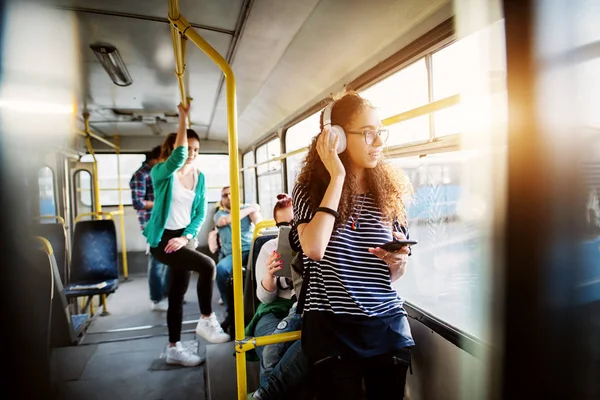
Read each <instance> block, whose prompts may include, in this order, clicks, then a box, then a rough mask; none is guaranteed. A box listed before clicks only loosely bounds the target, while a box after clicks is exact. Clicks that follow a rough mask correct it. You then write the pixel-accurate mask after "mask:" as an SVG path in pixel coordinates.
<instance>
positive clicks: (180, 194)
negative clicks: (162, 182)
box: [165, 173, 198, 230]
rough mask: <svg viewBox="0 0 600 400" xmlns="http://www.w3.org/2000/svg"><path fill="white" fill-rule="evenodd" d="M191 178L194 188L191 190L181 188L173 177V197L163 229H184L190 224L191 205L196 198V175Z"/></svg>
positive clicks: (177, 180)
mask: <svg viewBox="0 0 600 400" xmlns="http://www.w3.org/2000/svg"><path fill="white" fill-rule="evenodd" d="M193 176H194V186H193V187H192V189H191V190H190V189H187V188H186V187H185V186H183V183H181V182H180V181H179V178H177V176H176V175H174V176H173V197H172V199H171V207H170V208H169V216H168V217H167V223H166V225H165V229H170V230H177V229H184V228H186V227H187V226H188V225H189V224H190V222H192V205H193V204H194V199H195V198H196V185H198V174H197V173H194V174H193Z"/></svg>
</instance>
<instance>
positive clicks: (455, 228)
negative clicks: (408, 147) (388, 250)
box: [392, 152, 490, 337]
mask: <svg viewBox="0 0 600 400" xmlns="http://www.w3.org/2000/svg"><path fill="white" fill-rule="evenodd" d="M466 158H467V155H466V154H465V153H463V152H452V153H445V154H436V155H428V156H427V157H422V158H419V157H408V158H400V159H394V160H392V162H393V163H394V165H396V166H398V167H399V168H401V169H402V170H403V171H404V172H405V173H406V175H407V176H408V177H409V178H410V180H411V182H412V184H413V188H414V195H413V197H412V198H411V201H410V204H409V205H408V208H407V213H408V225H409V230H410V236H411V238H414V239H416V240H417V241H418V242H419V243H418V244H417V245H416V246H414V248H413V253H412V255H411V257H410V259H409V267H408V268H407V272H406V274H405V275H404V276H403V277H402V279H400V280H398V282H397V283H396V284H395V286H396V288H397V290H398V293H399V294H400V295H401V296H402V297H404V298H405V299H406V300H407V301H409V302H411V303H413V304H415V305H416V306H418V307H421V308H423V309H424V310H426V311H427V312H429V313H431V314H433V315H435V316H436V317H438V318H440V319H441V320H443V321H446V322H447V323H449V324H451V325H454V326H456V327H458V328H460V329H461V330H464V331H466V332H468V333H470V334H473V335H475V336H478V337H483V336H484V332H483V331H484V329H485V326H484V325H483V322H484V321H483V319H482V318H481V312H482V310H483V309H484V306H485V304H482V302H481V299H489V298H490V297H489V290H488V285H487V284H486V282H485V276H486V274H487V271H485V268H486V267H487V266H486V265H484V263H481V258H480V254H479V252H480V247H479V240H480V236H481V235H482V233H481V232H479V231H478V228H477V227H475V226H472V225H470V224H469V223H468V222H466V221H463V220H461V218H459V205H460V203H461V202H463V203H464V202H466V201H467V200H468V199H467V195H466V193H464V192H463V190H462V185H461V182H462V181H463V178H464V177H466V176H469V175H470V171H465V167H464V166H465V165H466V164H465V163H464V161H465V159H466ZM463 206H464V205H463ZM467 207H468V206H467Z"/></svg>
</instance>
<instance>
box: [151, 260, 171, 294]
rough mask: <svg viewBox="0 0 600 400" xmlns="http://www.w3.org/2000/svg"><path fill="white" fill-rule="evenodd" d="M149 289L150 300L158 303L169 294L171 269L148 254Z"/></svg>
mask: <svg viewBox="0 0 600 400" xmlns="http://www.w3.org/2000/svg"><path fill="white" fill-rule="evenodd" d="M148 287H149V289H150V300H152V301H153V302H155V303H158V302H159V301H161V300H162V299H164V298H165V297H166V296H167V295H168V293H169V267H168V266H166V265H165V264H163V263H161V262H160V261H158V260H157V259H156V258H154V257H153V256H152V254H148Z"/></svg>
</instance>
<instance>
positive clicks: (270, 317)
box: [245, 193, 308, 400]
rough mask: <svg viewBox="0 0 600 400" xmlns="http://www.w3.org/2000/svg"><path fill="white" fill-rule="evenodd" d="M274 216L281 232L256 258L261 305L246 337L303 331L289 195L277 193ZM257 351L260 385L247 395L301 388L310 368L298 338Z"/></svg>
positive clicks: (277, 394)
mask: <svg viewBox="0 0 600 400" xmlns="http://www.w3.org/2000/svg"><path fill="white" fill-rule="evenodd" d="M273 217H274V219H275V222H276V223H277V226H278V227H279V234H278V237H277V238H276V239H271V240H269V241H268V242H266V243H265V244H263V246H262V247H261V250H260V253H259V255H258V258H257V260H256V266H255V273H256V283H257V285H256V296H257V297H258V299H259V300H260V302H261V304H260V305H259V306H258V309H257V310H256V313H255V314H254V317H253V318H252V320H251V321H250V323H249V324H248V326H247V327H246V330H245V334H246V336H255V337H258V336H268V335H272V334H278V333H284V332H293V331H297V330H300V326H301V322H302V319H301V316H300V315H298V314H296V305H297V301H296V295H295V292H294V285H293V281H292V269H291V263H292V260H293V258H294V255H295V254H294V253H293V251H292V249H291V247H290V244H289V238H288V236H289V233H290V223H291V221H292V220H293V218H294V212H293V209H292V199H291V197H290V196H289V195H287V194H285V193H283V194H279V195H277V203H276V204H275V207H274V210H273ZM295 278H297V277H295ZM256 353H257V355H258V357H259V358H260V385H259V388H258V389H257V390H256V391H255V392H253V393H249V394H248V398H253V399H263V400H264V399H279V398H289V397H290V396H289V395H290V393H292V392H291V391H292V390H293V391H294V392H297V391H298V390H299V387H300V386H301V385H300V384H301V383H302V380H303V379H304V377H305V375H306V372H307V371H308V364H307V361H306V359H305V358H304V357H303V355H302V354H300V353H301V345H300V341H299V340H296V341H294V342H284V343H276V344H271V345H267V346H264V347H257V348H256ZM292 364H293V365H292ZM290 366H291V367H290Z"/></svg>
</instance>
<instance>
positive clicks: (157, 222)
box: [144, 105, 230, 366]
mask: <svg viewBox="0 0 600 400" xmlns="http://www.w3.org/2000/svg"><path fill="white" fill-rule="evenodd" d="M188 111H189V110H188V109H185V108H183V107H182V106H181V105H179V129H178V131H177V134H171V135H169V136H168V137H167V139H166V140H165V142H164V143H163V146H162V153H161V160H160V161H161V162H159V163H158V164H156V165H155V166H154V167H153V168H152V171H151V173H150V174H151V176H152V183H153V185H154V190H155V198H154V207H153V212H152V216H151V217H150V220H149V221H148V223H147V224H146V227H145V228H144V236H146V239H147V241H148V243H149V245H150V253H151V254H152V256H153V257H155V258H156V259H157V260H158V261H160V262H161V263H163V264H166V265H168V266H169V272H170V282H171V287H170V288H169V306H168V310H167V327H168V330H169V345H168V348H167V351H166V355H167V360H166V361H167V363H169V364H181V365H184V366H195V365H198V364H200V362H201V361H202V360H201V358H200V357H198V356H197V355H195V354H191V353H189V352H187V351H186V349H185V348H184V347H183V346H182V345H181V342H180V339H181V323H182V317H183V296H184V294H185V292H186V289H187V286H188V282H189V280H188V279H189V271H196V272H197V273H198V284H197V287H196V293H197V295H198V304H199V306H200V314H201V315H200V319H199V320H198V326H197V327H196V333H197V334H198V335H200V336H202V337H203V338H205V339H206V340H208V341H209V342H213V343H223V342H227V341H229V340H230V338H229V335H227V334H226V333H224V332H223V330H222V329H221V327H220V326H219V323H218V321H217V317H216V316H215V314H214V313H213V311H212V293H213V276H214V272H215V262H214V261H213V260H212V259H211V258H210V257H208V256H206V255H204V254H202V253H200V252H199V251H197V250H196V240H195V238H196V235H197V234H198V230H199V228H200V225H202V223H203V222H204V219H205V217H206V197H205V193H206V181H205V178H204V174H203V173H202V172H199V171H198V170H196V168H195V167H194V164H193V162H194V159H195V158H196V155H197V154H198V149H199V147H200V139H199V137H198V134H197V133H196V132H194V131H193V130H191V129H186V119H187V114H188Z"/></svg>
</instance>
